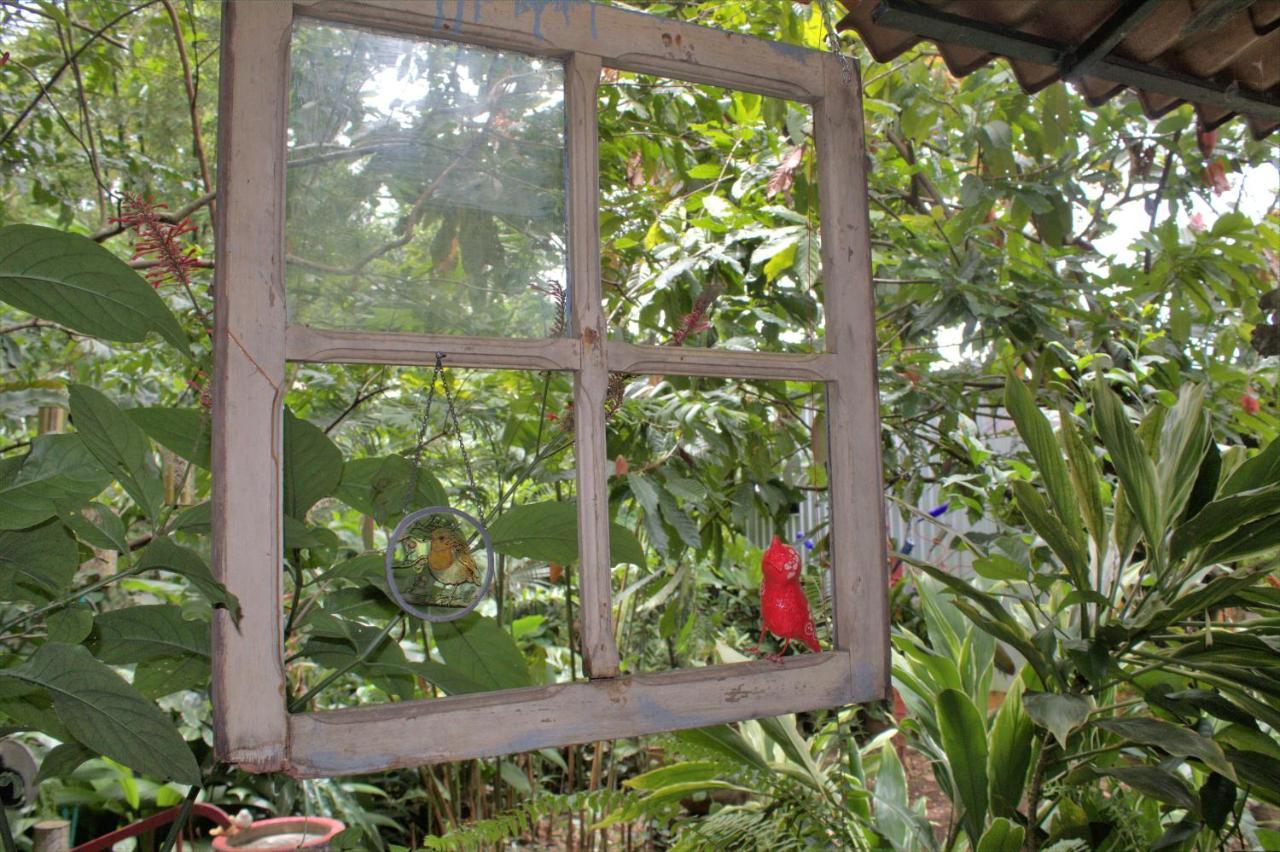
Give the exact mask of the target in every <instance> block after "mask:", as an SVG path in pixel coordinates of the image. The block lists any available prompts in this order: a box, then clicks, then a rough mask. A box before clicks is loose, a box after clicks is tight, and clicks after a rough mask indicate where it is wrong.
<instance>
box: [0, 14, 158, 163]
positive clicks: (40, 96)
mask: <svg viewBox="0 0 1280 852" xmlns="http://www.w3.org/2000/svg"><path fill="white" fill-rule="evenodd" d="M159 2H160V0H146V2H144V3H140V4H138V5H137V6H132V7H130V8H128V9H125V10H124V11H123V12H121V13H120V14H119V15H116V16H115V17H114V18H112V19H111V20H109V21H107V22H106V23H105V24H103V25H102V26H101V27H99V28H98V29H96V30H94V31H93V34H92V35H90V36H89V37H88V38H87V39H85V41H84V44H82V45H80V46H79V47H77V48H76V49H75V50H74V51H73V52H72V54H71V56H70V57H68V58H67V60H66V61H65V62H63V63H62V64H61V65H59V66H58V70H57V71H54V72H53V76H51V77H50V78H49V82H47V83H44V84H42V85H41V86H40V91H39V92H38V93H37V94H36V96H35V97H34V98H32V100H31V103H29V104H27V105H26V107H25V108H24V109H23V110H22V112H20V113H18V117H17V118H15V119H14V120H13V124H10V125H9V126H8V127H7V128H6V129H5V131H4V134H3V135H0V146H3V145H4V144H5V143H6V142H8V141H9V139H10V138H12V137H13V134H14V133H15V132H17V130H18V128H19V127H21V126H22V123H23V122H24V121H26V120H27V119H28V118H29V117H30V116H31V113H32V112H33V111H34V110H35V108H36V107H37V106H39V104H40V101H42V100H44V98H45V96H46V95H47V94H49V89H51V88H52V87H53V84H54V83H56V82H58V78H59V77H61V76H62V73H63V72H64V71H66V70H67V68H69V67H70V66H71V63H72V62H74V61H75V60H76V59H78V58H79V56H80V54H82V53H84V52H85V50H87V49H88V48H89V45H91V44H93V43H94V42H95V41H97V40H98V39H99V38H102V36H103V34H104V33H106V31H107V30H109V29H111V28H112V27H114V26H115V25H116V24H118V23H120V22H121V21H123V20H124V19H125V18H127V17H129V16H130V15H132V14H133V13H134V12H141V11H142V10H143V9H145V8H147V7H148V6H154V5H155V4H156V3H159Z"/></svg>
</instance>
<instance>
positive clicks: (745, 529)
mask: <svg viewBox="0 0 1280 852" xmlns="http://www.w3.org/2000/svg"><path fill="white" fill-rule="evenodd" d="M825 407H826V392H825V387H824V386H823V385H822V384H821V383H812V382H763V381H743V380H738V379H706V378H684V377H680V376H644V377H641V378H636V379H633V380H631V381H630V382H629V383H628V384H627V385H626V387H625V389H624V391H623V396H622V403H621V405H620V407H619V409H618V412H617V414H616V415H615V416H614V417H613V418H612V419H611V421H610V429H609V454H610V457H611V458H613V459H615V466H614V468H613V471H612V472H613V473H614V476H613V477H612V478H611V480H610V486H611V498H612V502H613V503H615V504H616V505H617V506H618V509H617V515H616V517H617V522H618V524H619V525H621V526H623V527H625V528H627V529H628V530H634V531H635V532H636V534H637V535H638V536H639V538H640V540H641V542H642V544H643V546H644V548H645V556H646V559H645V564H644V566H641V567H635V566H623V567H621V568H615V569H614V573H613V580H614V602H615V611H616V613H617V619H618V636H619V644H618V652H619V655H620V657H621V659H622V665H623V668H624V670H625V671H628V672H652V671H665V670H670V669H678V668H690V667H696V666H703V665H713V664H717V663H732V662H739V661H741V660H742V659H743V658H744V657H745V658H747V659H755V658H759V657H761V656H766V655H769V654H776V653H778V652H780V651H781V650H782V648H783V647H784V645H786V644H787V640H788V639H790V640H791V642H790V647H788V648H787V653H788V654H795V653H807V652H808V651H809V648H810V647H812V646H811V645H810V641H812V642H816V644H817V646H818V647H819V648H822V649H824V650H830V649H831V611H830V597H829V579H828V571H829V566H830V553H829V542H830V536H829V535H828V532H829V526H830V521H831V519H830V517H829V512H828V507H829V505H830V504H829V502H828V491H827V468H826V461H827V459H826V455H827V454H826V417H825V415H824V413H823V412H824V410H825ZM775 536H777V538H778V543H777V544H776V545H775V544H774V543H773V540H774V537H775ZM770 547H772V548H773V554H772V556H771V560H772V561H771V562H770V566H771V568H777V569H779V570H780V569H781V568H783V567H785V566H786V564H787V562H788V560H789V558H790V556H791V555H792V554H794V556H795V557H796V563H797V567H798V570H796V571H795V572H794V574H792V575H789V576H787V577H785V578H783V577H775V578H774V579H773V580H771V583H772V585H771V591H770V594H771V595H773V597H772V598H771V600H776V599H778V598H779V596H780V597H781V598H782V599H785V600H786V601H788V606H787V607H786V609H785V612H784V615H786V616H788V617H792V618H793V619H794V621H793V622H791V623H789V625H788V623H777V622H776V621H775V622H774V623H772V626H771V627H770V630H769V631H766V634H765V636H764V640H763V643H761V641H760V638H761V637H760V633H759V630H760V628H761V626H762V618H763V614H762V601H761V595H762V585H763V583H764V576H763V575H764V570H763V563H764V560H765V557H766V553H768V552H769V549H770ZM806 612H807V613H808V615H809V616H811V617H812V619H813V624H814V633H813V634H808V638H807V639H806V634H805V632H804V630H803V628H804V624H805V622H804V620H803V619H804V616H805V613H806ZM789 628H790V629H789ZM779 631H780V632H779ZM806 646H808V647H806ZM753 648H754V650H752V649H753Z"/></svg>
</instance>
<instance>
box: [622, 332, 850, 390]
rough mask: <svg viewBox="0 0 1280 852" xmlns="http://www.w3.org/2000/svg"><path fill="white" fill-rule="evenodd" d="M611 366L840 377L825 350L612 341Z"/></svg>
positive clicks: (797, 378)
mask: <svg viewBox="0 0 1280 852" xmlns="http://www.w3.org/2000/svg"><path fill="white" fill-rule="evenodd" d="M609 369H610V370H613V371H614V372H616V373H653V374H656V375H669V376H730V377H733V378H737V379H781V380H784V381H793V382H805V381H809V382H823V381H829V380H831V379H833V378H835V376H836V364H835V359H834V358H832V356H830V355H828V354H825V353H819V354H815V355H805V354H799V353H796V354H791V353H787V352H736V351H734V350H732V349H695V348H693V347H687V346H636V345H635V344H632V343H621V342H618V341H610V343H609Z"/></svg>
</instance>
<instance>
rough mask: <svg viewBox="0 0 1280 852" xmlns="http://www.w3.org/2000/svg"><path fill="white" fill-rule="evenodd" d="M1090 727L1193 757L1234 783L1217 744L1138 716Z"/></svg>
mask: <svg viewBox="0 0 1280 852" xmlns="http://www.w3.org/2000/svg"><path fill="white" fill-rule="evenodd" d="M1093 725H1094V727H1097V728H1101V729H1102V730H1104V731H1110V732H1111V733H1113V734H1116V735H1118V736H1121V737H1124V738H1125V739H1127V740H1129V741H1130V742H1135V743H1141V744H1142V745H1147V746H1155V747H1156V748H1159V749H1162V750H1164V751H1166V752H1168V753H1169V754H1172V755H1176V756H1178V757H1194V758H1196V759H1197V760H1199V761H1200V762H1202V763H1204V765H1205V766H1208V767H1209V768H1210V769H1212V770H1214V771H1215V772H1217V773H1219V774H1221V775H1225V776H1226V777H1228V778H1230V779H1231V780H1233V781H1234V780H1235V777H1236V773H1235V771H1234V770H1233V769H1232V768H1231V764H1230V763H1228V762H1227V757H1226V755H1225V754H1223V753H1222V749H1221V748H1219V747H1218V744H1217V743H1215V742H1214V741H1213V740H1211V739H1209V738H1208V737H1204V736H1201V735H1200V734H1198V733H1196V732H1195V731H1191V730H1188V729H1186V728H1183V727H1181V726H1179V725H1174V724H1171V723H1169V722H1164V721H1161V720H1160V719H1145V718H1142V717H1137V716H1127V717H1124V718H1119V719H1095V720H1094V721H1093Z"/></svg>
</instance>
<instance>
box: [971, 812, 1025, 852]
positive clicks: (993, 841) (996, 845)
mask: <svg viewBox="0 0 1280 852" xmlns="http://www.w3.org/2000/svg"><path fill="white" fill-rule="evenodd" d="M1026 833H1027V831H1026V829H1024V828H1023V827H1022V826H1020V825H1015V824H1014V823H1013V822H1011V821H1009V820H1008V819H1005V818H1004V817H997V818H995V819H993V820H992V821H991V825H989V826H987V830H986V832H985V833H984V834H983V835H982V839H981V840H979V841H978V850H977V852H1018V850H1020V849H1021V848H1022V839H1023V838H1024V837H1025V836H1026Z"/></svg>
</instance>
